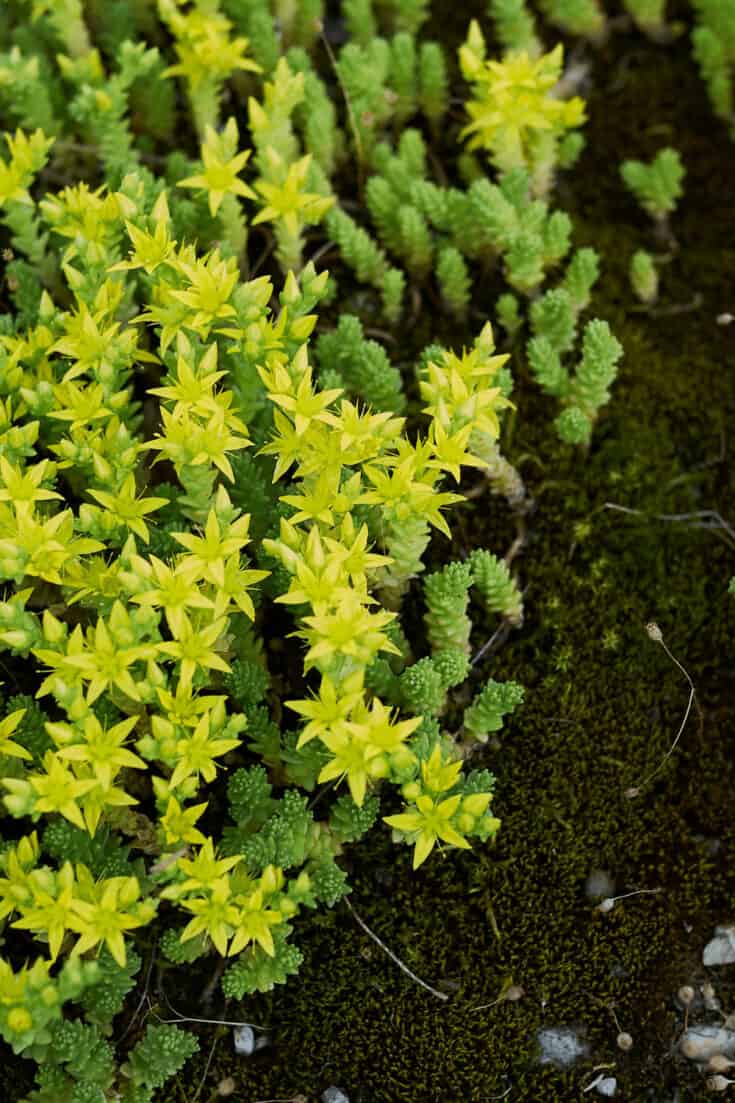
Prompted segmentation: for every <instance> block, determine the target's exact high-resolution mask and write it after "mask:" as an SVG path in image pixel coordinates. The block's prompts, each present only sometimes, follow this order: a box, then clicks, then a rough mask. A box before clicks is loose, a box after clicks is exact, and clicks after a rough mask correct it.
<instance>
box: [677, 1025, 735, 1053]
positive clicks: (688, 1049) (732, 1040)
mask: <svg viewBox="0 0 735 1103" xmlns="http://www.w3.org/2000/svg"><path fill="white" fill-rule="evenodd" d="M679 1047H680V1049H681V1052H682V1053H683V1054H684V1056H685V1057H688V1058H689V1059H690V1060H691V1061H709V1059H710V1057H714V1056H715V1055H716V1054H718V1053H721V1054H723V1055H724V1056H725V1057H735V1031H732V1030H726V1029H725V1027H722V1026H713V1025H711V1024H710V1023H701V1024H700V1025H699V1026H690V1027H689V1030H687V1031H686V1033H685V1034H683V1035H682V1038H681V1041H680V1043H679Z"/></svg>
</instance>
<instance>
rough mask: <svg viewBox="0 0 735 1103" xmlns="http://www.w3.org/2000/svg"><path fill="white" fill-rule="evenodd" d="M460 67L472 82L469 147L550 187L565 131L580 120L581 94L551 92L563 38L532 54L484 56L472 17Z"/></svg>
mask: <svg viewBox="0 0 735 1103" xmlns="http://www.w3.org/2000/svg"><path fill="white" fill-rule="evenodd" d="M459 61H460V67H461V69H462V75H463V76H464V78H465V80H466V81H468V82H469V83H470V84H471V85H472V91H473V98H472V99H470V100H468V101H467V113H468V114H469V116H470V119H471V122H470V123H468V125H467V126H466V127H465V128H464V130H463V131H462V136H463V137H465V138H469V141H468V148H469V149H484V150H486V151H487V153H488V154H489V156H490V159H491V160H492V162H493V164H494V165H495V166H496V167H497V168H498V169H500V170H501V171H504V172H505V171H508V170H509V169H514V168H526V169H528V171H529V172H530V174H531V179H532V181H533V183H534V185H535V189H534V190H535V191H536V192H537V193H538V194H545V193H546V192H547V191H548V189H549V187H550V183H551V180H550V176H551V172H552V170H553V167H554V164H555V163H556V161H557V159H558V143H559V140H560V138H561V137H562V136H563V135H564V133H565V131H567V130H570V129H572V128H574V127H578V126H581V124H582V123H583V122H584V119H585V115H584V108H585V105H584V100H582V99H580V98H579V96H574V97H572V99H569V100H564V99H560V98H558V97H556V96H554V95H553V94H552V92H553V89H554V87H555V85H556V84H557V83H558V82H559V79H560V77H561V73H562V67H563V64H564V49H563V47H562V45H561V44H559V45H558V46H556V47H555V48H554V49H553V50H552V51H551V52H550V53H548V54H543V55H542V56H541V57H538V58H532V57H529V55H528V54H527V53H526V52H525V50H521V51H519V52H517V53H515V52H513V53H509V54H507V55H506V57H505V58H504V59H503V60H502V61H494V60H491V59H488V58H487V57H486V47H485V39H484V37H483V35H482V31H481V30H480V27H479V25H478V24H477V23H476V22H474V21H473V22H472V23H471V24H470V29H469V33H468V35H467V40H466V41H465V43H464V45H463V46H462V47H461V48H460V51H459Z"/></svg>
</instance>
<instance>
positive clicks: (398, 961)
mask: <svg viewBox="0 0 735 1103" xmlns="http://www.w3.org/2000/svg"><path fill="white" fill-rule="evenodd" d="M344 902H345V904H346V905H347V907H348V908H349V909H350V911H351V912H352V914H353V915H354V917H355V919H356V920H357V922H358V923H359V924H360V926H361V927H362V929H363V931H365V933H366V934H368V935H370V937H371V938H372V940H373V942H377V944H378V946H380V948H381V950H383V951H384V952H385V953H386V954H387V955H388V957H389V958H390V959H391V960H392V961H395V963H396V965H397V966H398V968H399V969H402V970H403V972H404V973H405V974H406V976H409V977H410V978H411V980H415V981H416V983H417V984H420V985H421V987H422V988H425V989H426V991H427V992H431V994H432V996H436V998H437V999H438V1000H448V999H449V996H448V995H447V994H446V992H440V991H439V990H438V989H437V988H432V987H431V985H430V984H427V983H426V981H425V980H422V979H421V977H417V976H416V974H415V973H414V972H412V971H411V970H410V969H409V967H408V966H407V965H404V963H403V962H402V961H401V959H400V958H399V957H397V955H396V954H394V953H393V951H392V950H390V949H389V948H388V947H387V946H386V944H385V943H384V942H382V941H381V940H380V939H379V938H378V936H377V935H376V934H375V933H374V932H373V931H371V930H370V928H369V927H368V925H367V923H366V922H365V920H364V919H361V918H360V916H359V915H358V914H357V912H356V911H355V909H354V908H353V907H352V904H351V903H350V902H349V900H348V899H347V897H344Z"/></svg>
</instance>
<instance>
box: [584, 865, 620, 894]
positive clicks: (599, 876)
mask: <svg viewBox="0 0 735 1103" xmlns="http://www.w3.org/2000/svg"><path fill="white" fill-rule="evenodd" d="M584 892H585V896H586V897H587V899H588V900H600V899H601V898H602V897H603V896H612V895H613V893H614V892H615V882H614V881H613V879H612V877H611V876H610V874H609V873H608V872H607V870H606V869H593V870H592V872H591V873H590V875H589V876H588V878H587V880H586V881H585V883H584Z"/></svg>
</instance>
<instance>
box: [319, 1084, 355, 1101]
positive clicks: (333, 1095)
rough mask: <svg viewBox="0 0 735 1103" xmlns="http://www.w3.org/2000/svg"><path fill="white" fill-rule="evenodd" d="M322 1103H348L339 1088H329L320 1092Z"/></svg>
mask: <svg viewBox="0 0 735 1103" xmlns="http://www.w3.org/2000/svg"><path fill="white" fill-rule="evenodd" d="M322 1103H350V1101H349V1099H348V1097H347V1096H346V1095H345V1093H344V1092H343V1091H342V1089H341V1088H335V1087H334V1086H332V1087H329V1088H327V1089H326V1091H323V1092H322Z"/></svg>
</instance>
